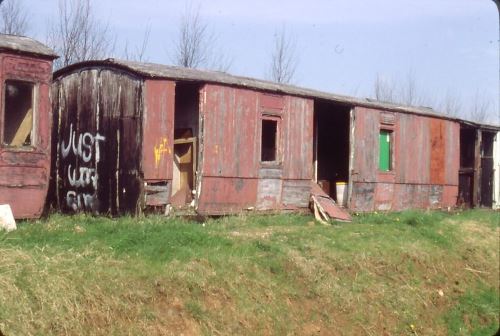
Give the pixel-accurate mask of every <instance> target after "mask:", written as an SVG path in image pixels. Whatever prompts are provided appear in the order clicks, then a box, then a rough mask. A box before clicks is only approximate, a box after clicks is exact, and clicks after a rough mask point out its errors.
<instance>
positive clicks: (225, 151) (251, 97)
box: [200, 85, 260, 192]
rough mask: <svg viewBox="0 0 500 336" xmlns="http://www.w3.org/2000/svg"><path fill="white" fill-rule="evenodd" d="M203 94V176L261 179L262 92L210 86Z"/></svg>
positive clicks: (206, 87) (205, 88)
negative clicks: (260, 94)
mask: <svg viewBox="0 0 500 336" xmlns="http://www.w3.org/2000/svg"><path fill="white" fill-rule="evenodd" d="M202 96H203V99H202V103H201V105H202V106H201V109H200V113H201V114H202V117H203V119H204V120H203V123H204V129H203V137H204V138H203V158H202V164H203V168H202V170H203V176H224V177H241V178H257V176H258V169H259V155H258V154H259V148H258V144H259V143H260V142H259V141H258V134H260V132H259V127H260V125H259V123H258V121H259V120H260V115H259V113H258V112H259V111H258V93H257V92H254V91H250V90H243V89H237V88H234V87H224V86H219V85H206V86H205V87H204V88H203V90H202ZM203 189H204V188H203V187H202V192H204V191H203Z"/></svg>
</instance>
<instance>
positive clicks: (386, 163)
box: [379, 130, 392, 171]
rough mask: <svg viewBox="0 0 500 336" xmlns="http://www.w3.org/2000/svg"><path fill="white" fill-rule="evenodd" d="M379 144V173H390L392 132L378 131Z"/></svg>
mask: <svg viewBox="0 0 500 336" xmlns="http://www.w3.org/2000/svg"><path fill="white" fill-rule="evenodd" d="M379 143H380V151H379V153H380V155H379V169H380V170H381V171H391V170H392V164H391V159H392V155H391V153H392V132H391V131H388V130H380V136H379Z"/></svg>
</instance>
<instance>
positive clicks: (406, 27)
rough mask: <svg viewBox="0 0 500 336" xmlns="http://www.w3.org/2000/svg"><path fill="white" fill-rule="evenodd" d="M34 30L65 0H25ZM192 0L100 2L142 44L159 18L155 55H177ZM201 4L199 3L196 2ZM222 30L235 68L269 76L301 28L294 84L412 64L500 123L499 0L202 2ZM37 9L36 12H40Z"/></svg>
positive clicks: (424, 91) (346, 88)
mask: <svg viewBox="0 0 500 336" xmlns="http://www.w3.org/2000/svg"><path fill="white" fill-rule="evenodd" d="M23 2H24V4H25V6H26V7H28V9H29V11H30V14H31V18H32V24H31V27H30V28H31V29H30V34H29V35H31V36H33V37H35V38H38V39H40V40H42V41H43V40H45V36H46V30H47V29H46V26H47V22H49V21H50V20H54V17H55V15H56V13H57V2H58V0H23ZM186 3H187V1H184V0H165V1H160V0H141V1H134V0H105V1H104V0H102V1H94V9H95V12H96V14H97V16H98V18H99V19H100V20H102V21H109V23H110V26H111V28H112V29H113V31H114V33H115V34H116V38H117V48H116V53H117V54H118V56H119V54H120V52H121V49H123V47H122V46H123V44H124V42H125V41H128V44H129V46H133V45H134V44H139V43H140V41H141V39H142V36H143V34H144V30H145V27H146V26H147V25H148V24H150V25H151V35H150V40H149V44H148V48H147V60H148V61H151V62H158V63H166V64H169V63H171V57H170V53H171V52H170V51H171V50H172V48H173V40H174V39H175V37H176V33H177V29H178V25H179V21H180V17H181V15H182V13H183V11H184V9H185V7H186ZM191 4H195V5H196V4H198V2H196V1H191ZM199 4H200V11H201V15H202V17H203V19H204V20H205V22H206V23H207V24H208V25H209V27H210V30H211V31H213V33H214V34H215V35H216V36H218V43H217V48H218V49H219V50H220V51H221V52H223V53H224V54H227V55H228V56H229V57H230V58H232V60H233V62H232V66H231V68H230V70H229V72H230V73H232V74H235V75H244V76H250V77H256V78H265V76H266V73H267V72H268V69H269V63H270V54H271V49H272V45H273V34H274V33H275V31H276V30H277V29H280V28H281V27H282V26H286V29H287V30H288V31H289V32H290V33H291V34H292V35H294V36H295V38H296V41H297V55H298V58H299V64H298V68H297V74H296V79H295V81H294V83H295V84H296V85H299V86H304V87H310V88H314V89H319V90H323V91H329V92H335V93H340V94H347V95H356V96H360V97H370V96H373V83H374V80H375V78H376V76H377V74H378V75H379V76H380V78H385V79H387V80H389V81H392V82H395V83H399V82H403V81H404V80H405V78H406V76H407V74H408V73H410V72H411V73H412V74H413V76H414V78H415V79H416V82H417V86H418V90H419V93H420V94H421V95H423V96H425V97H426V98H429V99H430V100H432V101H434V102H436V103H437V102H439V101H440V100H442V97H444V96H445V95H447V94H451V95H453V96H456V97H459V99H460V100H461V101H462V104H463V107H464V109H467V108H468V104H469V102H470V101H471V100H473V98H474V97H476V96H477V97H480V99H482V100H486V101H488V102H489V105H490V106H489V110H490V121H493V122H495V123H500V120H499V116H498V113H499V112H498V111H499V107H498V104H499V103H498V99H499V90H500V88H499V52H498V38H499V36H498V34H499V26H498V24H499V23H498V12H497V9H496V6H495V4H494V3H493V1H491V0H378V1H368V0H342V1H340V0H300V1H299V0H287V1H284V0H252V1H238V0H210V1H204V2H199ZM35 13H36V14H35Z"/></svg>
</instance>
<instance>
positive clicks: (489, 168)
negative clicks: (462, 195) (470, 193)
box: [479, 131, 495, 208]
mask: <svg viewBox="0 0 500 336" xmlns="http://www.w3.org/2000/svg"><path fill="white" fill-rule="evenodd" d="M494 141H495V133H493V132H485V131H483V132H482V135H481V194H480V202H479V203H480V205H481V206H484V207H488V208H491V207H492V206H493V174H494V163H493V143H494Z"/></svg>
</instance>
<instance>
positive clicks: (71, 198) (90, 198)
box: [66, 190, 97, 212]
mask: <svg viewBox="0 0 500 336" xmlns="http://www.w3.org/2000/svg"><path fill="white" fill-rule="evenodd" d="M96 203H97V197H96V196H95V195H92V194H87V193H77V192H76V191H73V190H70V191H68V192H67V193H66V205H67V206H68V208H70V209H72V210H73V211H75V212H76V211H78V210H92V211H94V210H96V208H97V207H96Z"/></svg>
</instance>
